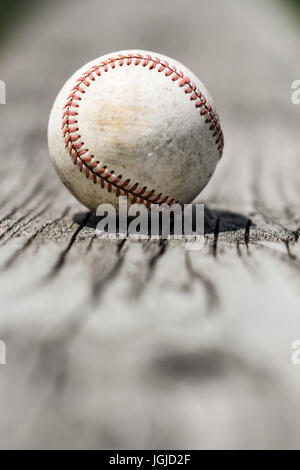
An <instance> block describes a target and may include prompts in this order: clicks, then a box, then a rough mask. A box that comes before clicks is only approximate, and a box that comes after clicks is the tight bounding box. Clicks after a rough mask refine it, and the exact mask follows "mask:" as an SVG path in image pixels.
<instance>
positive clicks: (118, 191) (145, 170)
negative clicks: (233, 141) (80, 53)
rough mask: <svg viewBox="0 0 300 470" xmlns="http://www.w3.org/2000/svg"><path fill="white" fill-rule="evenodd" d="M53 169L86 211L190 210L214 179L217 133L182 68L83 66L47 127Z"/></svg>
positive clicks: (152, 58) (145, 60)
mask: <svg viewBox="0 0 300 470" xmlns="http://www.w3.org/2000/svg"><path fill="white" fill-rule="evenodd" d="M48 142H49V151H50V156H51V159H52V162H53V164H54V167H55V169H56V171H57V173H58V175H59V176H60V178H61V180H62V182H63V183H64V184H65V186H66V187H67V188H68V189H69V191H70V192H71V193H72V194H73V195H74V196H75V197H76V198H77V199H78V200H79V201H80V202H81V203H82V204H84V205H85V206H86V207H88V208H89V209H91V210H95V209H96V208H97V207H98V206H99V205H100V204H102V203H110V204H113V205H114V206H115V207H116V208H118V198H119V196H126V197H127V199H128V204H133V203H142V204H145V205H146V206H147V207H151V205H152V204H169V205H172V204H173V203H177V202H179V203H189V202H192V201H193V199H194V198H195V197H196V196H197V195H198V194H199V192H200V191H201V190H202V189H203V188H204V186H205V185H206V184H207V182H208V181H209V179H210V177H211V175H212V174H213V172H214V170H215V167H216V165H217V162H218V161H219V159H220V158H221V155H222V151H223V145H224V141H223V134H222V130H221V126H220V122H219V117H218V114H217V112H216V110H215V107H214V104H213V100H212V98H211V96H210V94H209V92H208V91H207V89H206V88H205V86H204V85H203V83H202V82H201V81H200V80H199V78H197V77H196V76H195V75H194V74H193V73H192V72H191V71H190V70H189V69H187V68H186V67H185V66H184V65H182V64H180V63H179V62H177V61H176V60H174V59H171V58H169V57H166V56H164V55H162V54H158V53H155V52H150V51H132V50H131V51H120V52H115V53H111V54H108V55H105V56H102V57H100V58H99V59H95V60H93V61H92V62H89V63H88V64H86V65H85V66H84V67H82V68H81V69H80V70H78V71H77V72H75V74H74V75H73V76H72V77H71V78H70V79H69V80H68V81H67V82H66V84H65V85H64V86H63V88H62V90H61V91H60V93H59V94H58V96H57V98H56V101H55V103H54V105H53V108H52V111H51V114H50V119H49V126H48Z"/></svg>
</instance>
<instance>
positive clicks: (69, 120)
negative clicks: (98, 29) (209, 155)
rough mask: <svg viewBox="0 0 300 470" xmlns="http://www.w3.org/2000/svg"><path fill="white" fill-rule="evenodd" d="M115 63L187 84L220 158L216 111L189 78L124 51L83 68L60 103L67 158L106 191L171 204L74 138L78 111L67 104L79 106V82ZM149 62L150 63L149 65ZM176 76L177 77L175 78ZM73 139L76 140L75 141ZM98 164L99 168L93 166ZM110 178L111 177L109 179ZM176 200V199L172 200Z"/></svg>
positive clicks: (87, 81)
mask: <svg viewBox="0 0 300 470" xmlns="http://www.w3.org/2000/svg"><path fill="white" fill-rule="evenodd" d="M116 64H118V65H119V66H120V67H122V66H123V65H124V64H126V65H127V66H130V65H131V64H134V65H135V66H138V65H142V66H143V67H147V66H149V70H153V69H155V68H156V67H157V66H159V67H158V68H156V70H157V72H159V73H161V72H164V71H165V73H164V75H165V76H166V77H172V78H171V79H172V81H173V82H174V83H175V82H177V83H178V86H179V87H181V88H182V87H184V86H186V85H188V86H187V87H186V88H185V89H184V92H185V93H186V94H187V95H188V94H191V93H193V94H192V95H191V96H190V100H191V101H194V102H195V103H194V106H195V108H196V109H200V114H201V115H202V116H205V115H208V116H207V118H206V120H205V122H206V123H207V124H210V123H211V124H210V126H209V130H210V131H211V132H212V136H213V137H214V138H215V144H216V145H217V149H218V152H219V156H220V158H221V156H222V153H223V148H224V138H223V133H222V129H221V125H220V122H219V117H218V115H217V114H216V113H215V112H214V111H213V109H212V107H211V105H210V103H208V102H207V100H206V98H205V96H204V95H203V94H202V93H201V91H200V90H197V87H196V85H195V84H194V83H192V82H191V80H190V78H189V77H187V76H185V75H184V73H183V72H180V71H177V70H176V67H174V66H173V67H172V66H170V65H169V63H168V62H167V61H166V60H165V61H164V62H162V61H161V59H159V58H158V57H154V58H152V57H151V56H150V55H146V56H143V55H142V54H140V53H137V54H136V55H134V54H126V55H119V56H118V57H111V58H109V59H107V60H105V61H103V62H101V63H100V64H99V65H94V66H93V67H92V68H91V69H90V70H88V71H87V72H85V73H84V74H83V75H82V76H81V77H80V78H79V79H78V80H77V82H76V83H77V84H76V85H75V86H74V87H73V88H72V90H71V93H70V95H69V96H68V98H67V103H66V104H65V106H64V113H63V116H62V130H63V136H64V140H65V144H66V148H67V149H68V151H69V154H70V156H71V158H72V159H73V161H74V164H77V162H78V159H79V169H80V171H82V167H83V166H84V168H85V174H86V177H87V178H88V177H89V176H90V173H92V177H93V181H94V183H96V182H97V177H98V178H99V179H100V184H101V187H102V188H105V183H107V190H108V192H111V191H112V188H113V187H114V188H115V189H116V194H117V196H119V195H120V193H121V191H123V193H124V194H125V195H126V196H127V195H128V194H131V196H133V202H136V201H137V199H138V198H139V199H140V202H141V203H142V204H144V203H146V205H147V207H150V206H151V204H165V203H167V204H168V205H172V204H173V203H174V202H175V200H174V199H169V196H163V195H162V193H159V194H156V192H155V190H154V189H152V190H151V191H149V190H148V191H149V192H148V194H144V193H145V192H147V187H146V186H145V187H143V188H142V189H141V190H138V186H139V185H140V183H134V184H133V185H132V186H131V187H128V185H129V184H130V181H131V180H130V179H126V180H125V181H124V182H122V175H119V176H115V174H114V171H112V170H111V171H108V170H107V166H106V165H104V166H102V167H99V166H100V162H99V161H94V155H87V154H88V153H89V150H88V149H82V147H83V146H84V145H85V143H84V142H77V141H78V140H79V139H81V135H80V134H78V132H79V128H78V126H77V124H78V119H77V116H78V112H77V111H74V110H71V108H79V106H80V105H79V103H78V101H79V102H80V101H81V100H82V97H81V96H79V95H78V94H79V93H80V94H83V93H86V90H84V88H83V85H84V86H86V87H89V86H90V85H91V83H90V81H92V82H93V81H95V76H94V74H96V75H97V77H100V76H101V70H100V69H102V70H103V72H105V73H106V72H108V70H109V67H110V68H111V69H114V68H115V67H116ZM149 64H150V65H149ZM178 80H180V81H179V82H178ZM76 142H77V143H76ZM97 167H99V168H97ZM112 178H113V179H112ZM176 202H178V201H176Z"/></svg>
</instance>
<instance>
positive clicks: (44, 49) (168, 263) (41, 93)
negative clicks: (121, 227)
mask: <svg viewBox="0 0 300 470" xmlns="http://www.w3.org/2000/svg"><path fill="white" fill-rule="evenodd" d="M40 3H41V2H40ZM285 7H286V5H284V2H282V3H277V2H276V1H271V0H269V1H268V0H251V1H250V0H249V1H246V0H243V1H242V0H225V1H224V0H212V1H210V2H207V1H204V0H203V1H196V0H195V1H192V0H186V1H185V2H182V1H181V0H180V1H179V0H165V1H163V2H162V1H156V0H154V1H151V2H141V1H138V0H124V1H121V0H119V1H111V2H102V1H101V2H98V1H96V0H86V1H84V2H82V1H81V0H80V1H79V0H72V1H61V2H54V1H53V2H48V5H46V4H45V5H44V6H43V7H41V6H40V7H38V6H36V8H35V9H34V11H32V13H30V14H27V16H26V17H25V19H24V22H23V24H22V26H20V27H19V29H18V31H16V32H15V33H14V35H12V36H11V39H10V42H9V43H7V44H6V46H5V48H4V49H2V51H1V56H0V60H1V62H0V64H1V67H0V79H1V80H5V81H6V84H7V104H6V105H1V107H0V134H1V142H0V150H1V172H0V200H1V209H0V222H1V225H0V305H1V313H0V339H2V340H4V341H5V342H6V347H7V365H5V366H0V447H1V448H109V449H111V448H141V449H144V448H161V449H163V448H201V449H207V448H235V449H239V448H299V447H300V419H299V416H300V415H299V413H300V398H299V396H300V394H299V390H300V367H298V368H297V366H295V365H293V364H292V363H291V352H292V351H291V343H292V341H293V340H295V339H297V338H300V295H299V294H300V292H299V273H300V248H299V242H298V238H299V233H300V211H299V195H300V171H299V170H300V160H299V113H300V107H299V106H295V105H293V104H292V103H291V83H292V81H293V80H295V79H299V78H300V77H299V73H300V72H299V63H300V48H299V31H300V28H299V25H297V22H296V21H294V19H293V18H292V15H291V12H290V11H289V10H288V9H285ZM126 48H138V49H150V50H154V51H159V52H162V53H165V54H167V55H169V56H171V57H172V56H173V57H175V58H177V59H178V60H180V61H182V62H183V63H185V64H186V65H187V66H188V67H190V68H191V69H193V70H194V71H195V73H196V74H197V75H199V76H200V77H201V78H202V80H203V81H204V83H206V84H207V86H208V88H209V89H210V90H211V93H212V94H213V96H214V97H215V100H216V103H217V105H218V110H219V113H220V116H221V119H222V125H223V130H224V135H225V152H224V156H223V159H222V161H221V163H220V165H219V166H218V168H217V171H216V173H215V175H214V177H213V179H212V180H211V182H210V184H209V185H208V186H207V188H206V189H205V191H204V192H203V193H202V194H201V195H200V197H199V199H198V201H201V202H204V203H205V207H206V236H205V246H204V248H203V249H202V250H200V251H194V252H187V251H186V250H184V247H183V243H182V242H181V241H170V242H168V243H166V244H165V243H162V242H132V241H125V243H120V242H118V241H115V242H111V241H110V242H108V241H106V240H101V239H99V238H98V237H96V236H95V224H94V222H93V217H92V216H91V214H89V213H88V212H87V211H86V209H85V208H84V207H83V206H81V205H80V204H79V203H78V202H76V201H75V200H74V198H72V196H70V195H69V194H68V192H67V190H66V189H64V187H63V186H62V184H61V182H60V181H59V180H58V178H57V176H56V174H55V172H54V170H53V168H52V166H51V164H50V162H49V158H48V152H47V142H46V126H47V119H48V113H49V109H50V106H51V104H52V101H53V99H54V97H55V95H56V93H57V92H58V90H59V89H60V87H61V85H62V84H63V82H64V81H65V80H66V79H67V78H68V76H69V75H70V74H71V73H72V72H73V71H74V70H76V69H77V68H78V67H79V66H81V65H82V64H84V63H85V62H87V61H88V60H91V59H92V58H94V57H98V56H100V55H101V54H104V53H106V52H109V51H114V50H119V49H126Z"/></svg>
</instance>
